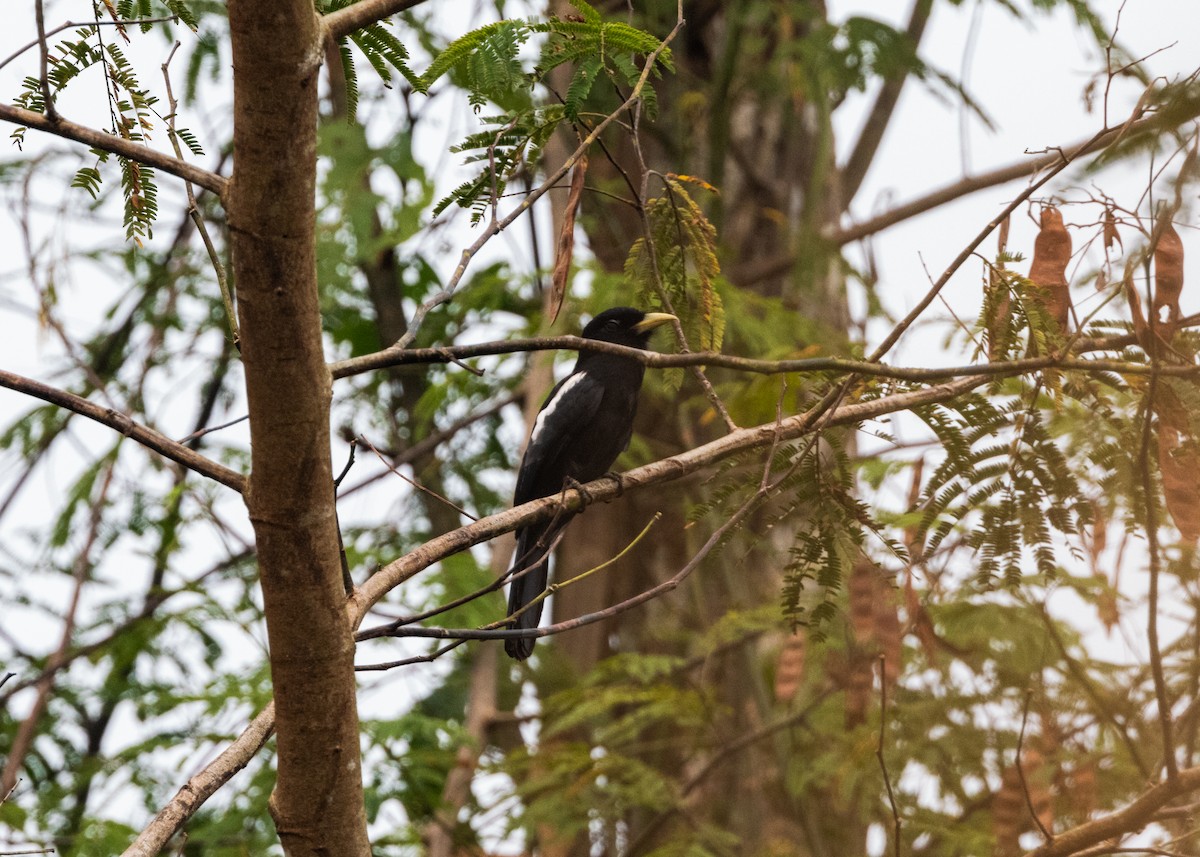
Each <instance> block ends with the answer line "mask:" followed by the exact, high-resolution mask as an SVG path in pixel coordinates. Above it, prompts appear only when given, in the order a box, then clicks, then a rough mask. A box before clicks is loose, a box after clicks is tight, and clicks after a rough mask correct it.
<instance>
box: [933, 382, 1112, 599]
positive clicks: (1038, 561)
mask: <svg viewBox="0 0 1200 857" xmlns="http://www.w3.org/2000/svg"><path fill="white" fill-rule="evenodd" d="M1036 392H1037V391H1036V388H1035V390H1033V391H1032V393H1031V394H1032V395H1033V396H1035V397H1036ZM914 413H915V414H916V415H917V416H919V417H920V418H921V419H922V420H923V421H924V422H925V424H926V425H927V426H928V427H929V428H930V429H931V430H932V431H933V432H934V434H935V435H936V436H937V437H938V440H939V441H940V443H941V445H942V449H943V450H944V451H945V454H946V458H945V460H944V461H943V462H942V463H941V464H940V465H939V466H938V468H937V469H936V470H935V471H934V473H933V475H932V476H931V477H930V478H929V480H928V482H927V483H926V485H925V488H924V498H923V500H922V501H921V508H922V510H923V515H922V519H921V523H920V531H921V532H922V533H925V532H929V531H932V533H931V535H930V537H929V540H928V543H927V544H926V547H925V549H926V551H927V552H933V551H936V550H937V548H938V547H939V545H940V544H941V543H942V541H943V540H944V539H945V538H946V537H947V536H948V535H949V534H950V533H951V532H952V531H953V530H954V528H955V526H956V525H958V524H959V523H960V522H962V521H963V520H964V519H965V518H966V517H967V516H968V514H970V513H972V512H977V513H978V515H979V517H978V521H977V523H976V524H975V525H974V526H972V528H971V531H970V535H969V536H968V537H967V541H968V543H969V544H970V546H971V547H973V548H974V549H976V550H977V551H978V552H979V561H978V571H977V580H978V582H979V583H980V584H982V585H984V586H991V585H994V582H995V580H996V578H1002V579H1003V580H1004V582H1005V583H1006V584H1007V585H1009V586H1016V585H1017V584H1018V583H1019V581H1020V579H1021V573H1022V572H1021V567H1022V558H1023V557H1024V555H1025V551H1029V552H1030V553H1031V554H1032V558H1033V561H1034V563H1035V565H1036V568H1037V571H1038V573H1039V574H1040V575H1042V576H1043V577H1046V578H1052V577H1053V576H1054V575H1055V574H1056V570H1057V565H1056V562H1055V559H1054V547H1053V543H1052V538H1053V534H1054V533H1055V532H1057V533H1060V534H1063V535H1074V534H1075V533H1076V532H1078V529H1079V525H1080V523H1081V522H1082V521H1086V520H1087V519H1088V517H1089V514H1090V513H1089V511H1088V509H1087V506H1086V504H1085V501H1084V498H1083V496H1082V493H1081V491H1080V487H1079V484H1078V481H1077V478H1076V477H1075V476H1074V475H1073V473H1072V470H1071V468H1070V467H1068V465H1067V460H1066V458H1065V456H1064V455H1063V452H1062V450H1060V449H1059V447H1058V445H1057V444H1056V442H1055V440H1054V439H1053V438H1052V437H1051V436H1050V433H1049V432H1048V430H1047V428H1046V425H1045V423H1044V421H1043V419H1042V416H1041V414H1040V412H1039V410H1038V409H1036V408H1035V407H1032V406H1031V405H1030V404H1027V403H1026V401H1025V397H1024V396H1022V397H1019V398H1017V399H1015V400H1013V401H1012V403H1011V404H1010V405H1008V406H1007V407H999V406H997V405H996V404H995V403H993V402H992V401H989V400H988V399H986V398H984V397H983V396H980V395H976V394H971V395H967V396H963V397H961V398H959V399H956V400H954V401H953V402H950V403H947V404H946V405H933V406H930V407H923V408H918V409H916V410H915V411H914Z"/></svg>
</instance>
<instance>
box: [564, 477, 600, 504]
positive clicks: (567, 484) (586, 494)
mask: <svg viewBox="0 0 1200 857" xmlns="http://www.w3.org/2000/svg"><path fill="white" fill-rule="evenodd" d="M563 481H564V485H563V490H564V491H566V489H567V488H574V489H575V490H576V491H578V492H579V495H580V496H581V497H582V498H583V504H584V505H585V506H590V505H591V504H592V500H593V498H592V492H591V491H589V490H587V488H585V487H584V485H583V483H582V482H580V481H579V480H578V479H575V478H574V477H571V476H568V477H567V478H566V479H565V480H563Z"/></svg>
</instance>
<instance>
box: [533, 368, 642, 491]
mask: <svg viewBox="0 0 1200 857" xmlns="http://www.w3.org/2000/svg"><path fill="white" fill-rule="evenodd" d="M643 372H644V369H643V367H642V365H641V364H640V363H638V362H637V361H633V360H628V359H622V358H618V357H613V358H611V359H607V360H606V359H595V358H593V359H592V360H590V361H588V363H587V365H586V366H585V367H583V368H577V369H576V371H575V372H573V373H572V374H570V375H568V376H567V377H566V378H565V379H563V380H562V381H561V382H559V384H558V385H557V386H556V387H555V388H554V390H553V391H551V393H550V396H549V397H548V398H547V399H546V403H545V404H544V405H542V409H541V411H540V412H539V413H538V416H537V420H536V421H535V422H534V428H533V432H532V434H531V435H530V439H529V447H528V448H527V449H526V451H525V458H524V459H523V461H522V462H521V469H520V471H519V476H518V479H517V490H516V492H515V495H514V501H515V502H516V503H525V502H528V501H529V500H535V499H537V498H538V497H547V496H549V495H551V494H555V493H557V492H559V491H561V490H562V487H563V483H564V482H565V481H566V480H567V479H568V478H570V479H574V480H576V481H578V482H590V481H591V480H593V479H597V478H599V477H600V476H603V475H604V474H605V473H606V472H608V470H609V469H610V468H611V467H612V465H613V462H615V461H616V460H617V456H619V455H620V454H621V451H622V450H624V449H625V447H626V446H628V445H629V438H630V436H631V435H632V434H633V418H634V415H635V413H636V411H637V399H638V390H639V389H640V387H641V384H642V375H643Z"/></svg>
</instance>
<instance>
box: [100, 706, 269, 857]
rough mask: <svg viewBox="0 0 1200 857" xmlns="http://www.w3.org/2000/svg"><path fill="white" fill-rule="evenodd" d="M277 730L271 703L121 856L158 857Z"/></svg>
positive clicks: (193, 778)
mask: <svg viewBox="0 0 1200 857" xmlns="http://www.w3.org/2000/svg"><path fill="white" fill-rule="evenodd" d="M274 731H275V703H274V702H271V703H269V704H268V705H267V707H266V708H264V709H263V710H262V712H260V713H259V715H258V716H257V717H255V718H254V720H252V721H251V722H250V725H249V726H247V727H246V729H245V731H243V732H242V734H241V735H239V736H238V738H237V740H235V741H234V742H233V743H232V744H230V745H229V746H228V747H226V748H225V750H224V751H223V752H222V753H221V755H219V756H217V758H216V759H215V760H213V761H212V762H211V763H209V764H208V765H207V766H206V767H205V768H204V770H202V771H201V772H200V773H198V774H196V775H195V776H194V777H192V778H191V779H189V780H188V781H187V782H186V783H185V784H184V785H183V787H182V788H181V789H180V790H179V791H178V792H176V793H175V797H173V798H172V799H171V801H170V802H169V803H168V804H167V805H166V806H165V807H163V808H162V810H161V811H160V812H159V813H158V815H156V816H155V817H154V820H153V821H152V822H150V824H149V825H147V826H146V828H145V829H144V830H143V831H142V832H141V833H139V834H138V837H137V839H135V840H134V841H133V843H132V844H131V845H130V846H129V847H128V848H126V849H125V851H124V852H123V853H122V855H121V857H157V855H158V854H160V853H161V852H162V850H163V848H164V847H165V846H166V844H167V843H168V842H169V841H170V840H171V837H173V836H174V835H175V834H176V833H178V832H179V831H180V830H182V829H183V826H184V824H186V823H187V821H188V819H189V818H191V817H192V815H193V814H194V813H195V812H196V810H198V809H199V808H200V807H201V806H202V805H203V804H204V802H205V801H206V800H208V798H210V797H211V796H212V795H213V793H214V792H216V791H217V789H219V788H221V786H223V785H225V783H227V782H228V781H229V780H230V778H231V777H233V775H234V774H236V773H237V772H238V771H240V770H241V769H242V768H244V767H246V765H247V764H248V763H249V762H250V760H251V759H253V758H254V757H255V755H257V753H258V751H259V750H261V749H262V748H263V745H264V744H266V743H267V739H268V738H270V737H271V733H272V732H274Z"/></svg>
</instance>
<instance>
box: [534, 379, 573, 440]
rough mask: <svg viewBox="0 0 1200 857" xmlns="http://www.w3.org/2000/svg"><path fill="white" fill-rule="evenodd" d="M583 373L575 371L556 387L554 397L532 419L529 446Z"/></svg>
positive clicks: (538, 437)
mask: <svg viewBox="0 0 1200 857" xmlns="http://www.w3.org/2000/svg"><path fill="white" fill-rule="evenodd" d="M585 374H586V373H584V372H576V373H575V374H574V375H572V376H571V377H570V378H568V379H567V381H566V383H565V384H563V385H562V386H561V387H559V388H558V392H557V393H555V394H554V398H553V399H551V400H550V401H548V402H546V404H545V406H544V407H543V408H542V410H541V411H540V412H539V413H538V415H537V419H536V420H534V421H533V431H532V432H531V433H530V435H529V445H530V446H533V445H534V444H536V443H537V442H538V441H539V440H540V439H541V434H542V429H543V428H545V426H546V420H548V419H549V418H550V417H551V416H552V415H553V414H554V409H555V408H557V407H558V406H559V404H560V403H561V402H562V400H563V399H564V398H565V397H566V396H567V394H568V393H570V391H571V388H572V387H574V386H576V385H577V384H579V382H580V381H582V380H583V378H584V375H585Z"/></svg>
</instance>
